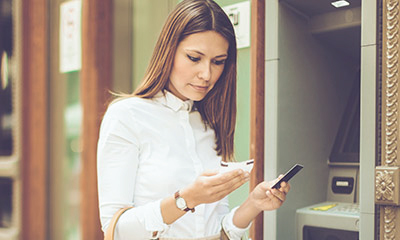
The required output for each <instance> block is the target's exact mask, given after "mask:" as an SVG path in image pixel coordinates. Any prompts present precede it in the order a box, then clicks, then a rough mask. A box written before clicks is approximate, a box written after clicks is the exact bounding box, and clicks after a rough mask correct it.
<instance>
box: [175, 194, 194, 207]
mask: <svg viewBox="0 0 400 240" xmlns="http://www.w3.org/2000/svg"><path fill="white" fill-rule="evenodd" d="M178 198H182V197H181V195H180V194H179V190H178V191H176V192H175V201H176V200H178ZM182 199H183V198H182ZM185 203H186V201H185ZM182 210H183V211H185V212H188V211H189V210H190V211H191V212H192V213H193V212H194V211H195V209H194V208H189V207H188V206H187V205H186V208H184V209H182Z"/></svg>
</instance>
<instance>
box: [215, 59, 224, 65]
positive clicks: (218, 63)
mask: <svg viewBox="0 0 400 240" xmlns="http://www.w3.org/2000/svg"><path fill="white" fill-rule="evenodd" d="M225 61H226V59H223V60H214V61H213V62H214V64H215V65H223V64H225Z"/></svg>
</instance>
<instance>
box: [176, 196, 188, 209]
mask: <svg viewBox="0 0 400 240" xmlns="http://www.w3.org/2000/svg"><path fill="white" fill-rule="evenodd" d="M176 206H177V207H178V208H179V209H185V208H186V202H185V199H183V198H178V199H176Z"/></svg>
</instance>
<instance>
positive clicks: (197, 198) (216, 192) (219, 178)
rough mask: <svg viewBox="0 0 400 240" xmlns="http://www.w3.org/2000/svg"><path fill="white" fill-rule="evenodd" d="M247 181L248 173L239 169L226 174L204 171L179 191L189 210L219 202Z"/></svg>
mask: <svg viewBox="0 0 400 240" xmlns="http://www.w3.org/2000/svg"><path fill="white" fill-rule="evenodd" d="M248 180H249V173H248V172H245V171H243V170H241V169H237V170H234V171H230V172H226V173H218V171H206V172H204V173H203V174H201V175H200V176H199V177H198V178H197V179H196V180H195V181H194V182H193V183H192V184H191V185H190V186H188V187H187V188H184V189H182V190H181V191H180V195H181V196H182V198H184V199H185V201H186V203H187V206H188V207H189V208H194V207H196V206H197V205H199V204H202V203H213V202H216V201H218V200H221V199H222V198H224V197H225V196H227V195H228V194H229V193H231V192H233V191H234V190H236V189H237V188H239V187H240V186H242V185H243V184H244V183H245V182H247V181H248Z"/></svg>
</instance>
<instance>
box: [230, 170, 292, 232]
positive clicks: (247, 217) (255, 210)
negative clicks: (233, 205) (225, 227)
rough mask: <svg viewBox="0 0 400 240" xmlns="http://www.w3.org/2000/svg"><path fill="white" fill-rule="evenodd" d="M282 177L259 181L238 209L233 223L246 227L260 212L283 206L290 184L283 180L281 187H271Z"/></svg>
mask: <svg viewBox="0 0 400 240" xmlns="http://www.w3.org/2000/svg"><path fill="white" fill-rule="evenodd" d="M282 177H283V175H281V176H279V178H277V179H275V180H273V181H270V182H261V183H259V184H258V185H257V186H256V187H255V188H254V189H253V191H252V192H251V193H250V195H249V197H248V198H247V199H246V201H245V202H244V203H243V204H242V205H240V207H239V208H238V209H237V210H236V212H235V215H234V216H233V224H234V225H235V226H237V227H239V228H246V227H247V226H248V225H249V224H250V222H251V221H253V219H254V218H255V217H256V216H257V215H258V214H259V213H260V212H262V211H268V210H275V209H277V208H279V207H280V206H282V204H283V202H284V201H285V200H286V194H287V193H288V192H289V190H290V185H289V184H288V183H286V182H282V183H281V188H279V189H272V188H271V187H272V186H273V185H274V183H276V182H277V181H279V179H281V178H282Z"/></svg>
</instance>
